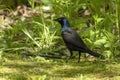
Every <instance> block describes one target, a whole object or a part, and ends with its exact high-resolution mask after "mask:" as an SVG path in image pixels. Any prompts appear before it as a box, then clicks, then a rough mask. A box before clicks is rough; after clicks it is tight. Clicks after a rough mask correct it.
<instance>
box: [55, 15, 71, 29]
mask: <svg viewBox="0 0 120 80" xmlns="http://www.w3.org/2000/svg"><path fill="white" fill-rule="evenodd" d="M54 21H57V22H59V23H60V24H61V26H62V27H63V26H69V22H68V20H67V18H65V17H60V18H57V19H54Z"/></svg>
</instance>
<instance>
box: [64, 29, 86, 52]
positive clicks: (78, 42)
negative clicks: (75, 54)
mask: <svg viewBox="0 0 120 80" xmlns="http://www.w3.org/2000/svg"><path fill="white" fill-rule="evenodd" d="M62 37H63V39H64V41H65V43H66V44H71V45H73V46H74V47H77V48H79V49H81V51H84V50H88V48H87V46H86V45H85V43H84V42H83V40H82V39H81V38H80V37H79V35H78V34H77V33H76V32H75V31H74V30H73V29H71V28H69V29H67V30H65V31H63V32H62Z"/></svg>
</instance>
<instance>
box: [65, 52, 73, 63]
mask: <svg viewBox="0 0 120 80" xmlns="http://www.w3.org/2000/svg"><path fill="white" fill-rule="evenodd" d="M69 51H70V56H69V57H68V58H67V60H66V62H68V60H69V59H71V58H72V55H73V52H72V51H71V50H69Z"/></svg>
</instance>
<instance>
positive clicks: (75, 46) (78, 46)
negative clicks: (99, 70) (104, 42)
mask: <svg viewBox="0 0 120 80" xmlns="http://www.w3.org/2000/svg"><path fill="white" fill-rule="evenodd" d="M55 21H57V22H59V23H60V24H61V26H62V34H61V35H62V38H63V40H64V42H65V44H66V46H67V48H68V50H69V51H70V57H69V59H70V58H71V57H72V55H73V52H72V51H78V52H79V58H78V62H80V56H81V52H85V53H89V54H90V55H92V56H95V57H98V58H102V59H103V58H104V56H103V55H101V54H98V53H96V52H93V51H92V50H90V49H89V48H88V47H87V46H86V44H85V43H84V42H83V40H82V39H81V38H80V36H79V35H78V34H77V33H76V32H75V31H74V30H73V29H72V28H71V26H70V23H69V21H68V19H67V18H65V17H60V18H57V19H55Z"/></svg>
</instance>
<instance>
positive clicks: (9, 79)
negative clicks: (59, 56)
mask: <svg viewBox="0 0 120 80" xmlns="http://www.w3.org/2000/svg"><path fill="white" fill-rule="evenodd" d="M0 79H2V80H109V79H111V80H119V79H120V63H119V62H113V61H112V62H107V61H98V60H97V61H88V60H87V61H85V60H82V61H81V62H80V63H77V60H76V59H72V60H70V61H69V62H68V63H65V62H63V61H62V60H56V59H55V60H53V59H49V60H43V61H36V60H35V59H34V58H33V59H30V58H27V59H23V58H22V56H20V55H18V54H14V55H13V54H5V57H4V60H3V64H2V66H1V67H0Z"/></svg>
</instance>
